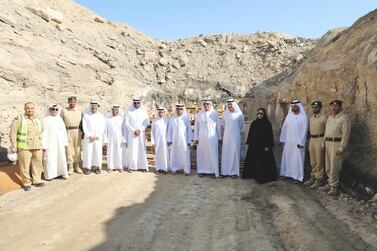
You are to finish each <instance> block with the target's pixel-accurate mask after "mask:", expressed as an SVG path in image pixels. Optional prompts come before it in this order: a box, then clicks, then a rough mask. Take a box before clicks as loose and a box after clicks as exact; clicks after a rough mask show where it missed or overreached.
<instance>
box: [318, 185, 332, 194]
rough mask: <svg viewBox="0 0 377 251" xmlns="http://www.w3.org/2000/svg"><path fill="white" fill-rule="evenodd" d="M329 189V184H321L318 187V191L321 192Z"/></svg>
mask: <svg viewBox="0 0 377 251" xmlns="http://www.w3.org/2000/svg"><path fill="white" fill-rule="evenodd" d="M329 190H330V185H329V184H326V185H324V186H321V187H320V188H319V191H321V192H328V191H329Z"/></svg>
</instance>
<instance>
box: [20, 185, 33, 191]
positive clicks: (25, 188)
mask: <svg viewBox="0 0 377 251" xmlns="http://www.w3.org/2000/svg"><path fill="white" fill-rule="evenodd" d="M22 189H24V191H25V192H27V191H30V189H31V186H30V185H28V186H24V187H23V188H22Z"/></svg>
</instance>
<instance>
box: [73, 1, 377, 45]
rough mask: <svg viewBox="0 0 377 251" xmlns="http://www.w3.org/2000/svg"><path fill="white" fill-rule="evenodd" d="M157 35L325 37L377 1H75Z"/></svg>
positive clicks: (370, 8) (100, 13)
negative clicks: (266, 33) (271, 33)
mask: <svg viewBox="0 0 377 251" xmlns="http://www.w3.org/2000/svg"><path fill="white" fill-rule="evenodd" d="M75 1H76V2H77V3H79V4H81V5H84V6H85V7H87V8H89V9H91V10H92V11H94V12H96V13H98V14H99V15H101V16H103V17H105V18H106V19H108V20H112V21H116V22H121V23H126V24H128V25H130V26H132V27H133V28H135V29H136V30H138V31H141V32H143V33H145V34H146V35H148V36H151V37H153V38H157V39H165V40H177V39H179V38H189V37H193V36H196V35H198V34H204V35H212V34H217V33H239V34H250V33H254V32H257V31H277V32H281V33H285V34H290V35H294V36H300V37H306V38H319V37H321V36H322V35H323V34H325V33H326V32H327V31H328V30H330V29H333V28H336V27H348V26H350V25H352V23H353V22H355V21H356V20H357V19H358V18H359V17H361V16H363V15H365V14H367V13H368V12H370V11H372V10H374V9H376V8H377V1H376V0H353V1H352V0H285V1H284V0H280V1H279V0H264V1H262V0H249V1H247V0H201V1H200V0H149V1H146V0H133V1H131V0H123V1H122V0H75Z"/></svg>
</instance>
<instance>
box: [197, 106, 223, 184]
mask: <svg viewBox="0 0 377 251" xmlns="http://www.w3.org/2000/svg"><path fill="white" fill-rule="evenodd" d="M194 140H199V144H198V146H197V149H196V158H197V164H198V173H206V174H215V176H216V177H218V176H219V153H218V145H219V144H218V142H219V140H221V125H220V120H219V116H218V115H217V112H216V111H214V110H211V111H208V112H205V111H201V112H199V113H198V115H197V116H196V119H195V127H194Z"/></svg>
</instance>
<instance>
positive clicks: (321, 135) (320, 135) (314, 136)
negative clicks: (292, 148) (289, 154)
mask: <svg viewBox="0 0 377 251" xmlns="http://www.w3.org/2000/svg"><path fill="white" fill-rule="evenodd" d="M323 136H325V134H323V133H322V134H315V135H310V138H322V137H323Z"/></svg>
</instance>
